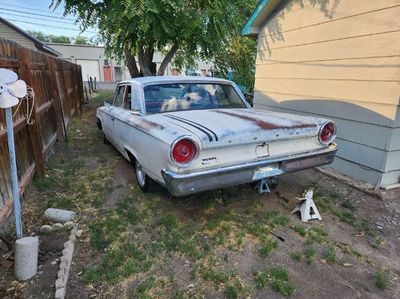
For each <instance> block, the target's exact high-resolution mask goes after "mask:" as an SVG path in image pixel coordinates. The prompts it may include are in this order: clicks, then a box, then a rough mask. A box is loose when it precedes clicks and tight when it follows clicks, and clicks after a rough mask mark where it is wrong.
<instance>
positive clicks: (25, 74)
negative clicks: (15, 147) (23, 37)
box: [18, 47, 45, 176]
mask: <svg viewBox="0 0 400 299" xmlns="http://www.w3.org/2000/svg"><path fill="white" fill-rule="evenodd" d="M29 53H30V52H29V50H28V49H25V48H22V47H18V57H20V65H19V74H20V78H21V79H22V80H24V81H25V82H26V84H28V85H29V86H32V78H31V70H30V64H29ZM32 119H33V121H34V124H33V125H30V126H28V132H29V137H30V140H31V144H32V149H33V155H34V159H35V164H36V170H37V173H38V174H39V175H40V176H42V175H44V173H45V163H44V157H43V141H42V134H41V130H40V117H39V115H38V113H37V102H35V105H34V107H33V113H32Z"/></svg>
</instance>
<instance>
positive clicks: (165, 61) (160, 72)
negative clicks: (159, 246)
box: [157, 44, 179, 76]
mask: <svg viewBox="0 0 400 299" xmlns="http://www.w3.org/2000/svg"><path fill="white" fill-rule="evenodd" d="M178 48H179V47H178V46H177V45H175V44H174V45H172V47H171V49H170V50H169V52H168V53H167V55H165V57H164V59H163V61H162V62H161V65H160V67H159V68H158V72H157V76H164V73H165V69H166V68H167V66H168V63H170V62H171V60H172V58H174V56H175V54H176V51H178Z"/></svg>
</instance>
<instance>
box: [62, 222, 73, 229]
mask: <svg viewBox="0 0 400 299" xmlns="http://www.w3.org/2000/svg"><path fill="white" fill-rule="evenodd" d="M73 226H74V223H73V222H72V221H67V222H65V223H64V227H65V228H68V229H70V228H72V227H73Z"/></svg>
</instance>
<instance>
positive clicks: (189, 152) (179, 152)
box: [171, 138, 199, 166]
mask: <svg viewBox="0 0 400 299" xmlns="http://www.w3.org/2000/svg"><path fill="white" fill-rule="evenodd" d="M198 154H199V148H198V145H197V143H195V142H194V141H192V140H191V139H188V138H183V139H180V140H178V141H175V143H174V144H173V146H172V149H171V158H172V160H173V161H174V162H175V163H177V164H179V165H186V166H187V164H190V163H191V162H193V161H194V160H195V159H196V158H197V156H198Z"/></svg>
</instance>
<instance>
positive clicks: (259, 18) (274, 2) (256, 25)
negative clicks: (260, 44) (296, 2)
mask: <svg viewBox="0 0 400 299" xmlns="http://www.w3.org/2000/svg"><path fill="white" fill-rule="evenodd" d="M281 2H282V0H261V1H260V3H259V4H258V6H257V8H256V9H255V10H254V12H253V13H252V15H251V16H250V18H249V19H248V20H247V22H246V24H245V25H244V26H243V28H242V35H244V36H253V37H257V36H258V34H259V33H260V29H261V28H260V27H261V24H262V23H263V22H264V21H265V20H266V19H267V18H268V17H269V16H270V15H271V13H272V12H273V11H274V10H275V8H276V7H277V6H278V5H279V4H280V3H281Z"/></svg>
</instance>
